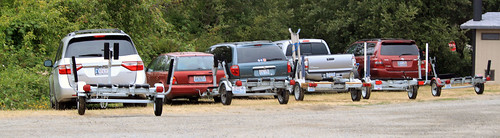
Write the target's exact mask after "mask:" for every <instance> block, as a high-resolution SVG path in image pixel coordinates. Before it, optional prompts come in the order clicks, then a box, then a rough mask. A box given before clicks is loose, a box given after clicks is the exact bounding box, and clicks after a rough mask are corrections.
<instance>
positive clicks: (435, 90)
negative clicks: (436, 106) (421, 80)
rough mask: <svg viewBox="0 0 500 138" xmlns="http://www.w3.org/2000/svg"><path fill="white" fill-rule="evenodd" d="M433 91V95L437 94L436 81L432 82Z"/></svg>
mask: <svg viewBox="0 0 500 138" xmlns="http://www.w3.org/2000/svg"><path fill="white" fill-rule="evenodd" d="M431 92H432V95H437V87H436V83H432V85H431Z"/></svg>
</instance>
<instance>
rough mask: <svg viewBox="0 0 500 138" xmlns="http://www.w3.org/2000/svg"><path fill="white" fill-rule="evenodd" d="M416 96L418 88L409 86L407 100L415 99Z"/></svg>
mask: <svg viewBox="0 0 500 138" xmlns="http://www.w3.org/2000/svg"><path fill="white" fill-rule="evenodd" d="M417 94H418V86H417V85H415V86H410V88H409V89H408V98H410V99H416V98H417Z"/></svg>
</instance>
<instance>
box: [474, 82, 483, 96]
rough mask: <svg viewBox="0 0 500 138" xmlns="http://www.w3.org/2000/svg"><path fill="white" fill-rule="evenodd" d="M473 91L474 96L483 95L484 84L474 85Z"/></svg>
mask: <svg viewBox="0 0 500 138" xmlns="http://www.w3.org/2000/svg"><path fill="white" fill-rule="evenodd" d="M474 91H476V94H483V92H484V83H477V84H476V85H474Z"/></svg>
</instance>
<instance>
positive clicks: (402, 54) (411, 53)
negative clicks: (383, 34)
mask: <svg viewBox="0 0 500 138" xmlns="http://www.w3.org/2000/svg"><path fill="white" fill-rule="evenodd" d="M403 55H413V54H412V53H403V54H401V55H399V56H400V57H401V56H403Z"/></svg>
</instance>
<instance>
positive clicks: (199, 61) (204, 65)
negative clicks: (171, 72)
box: [175, 56, 214, 71]
mask: <svg viewBox="0 0 500 138" xmlns="http://www.w3.org/2000/svg"><path fill="white" fill-rule="evenodd" d="M213 64H214V57H212V56H193V57H179V59H178V61H177V68H175V70H176V71H193V70H211V69H212V66H213Z"/></svg>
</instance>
